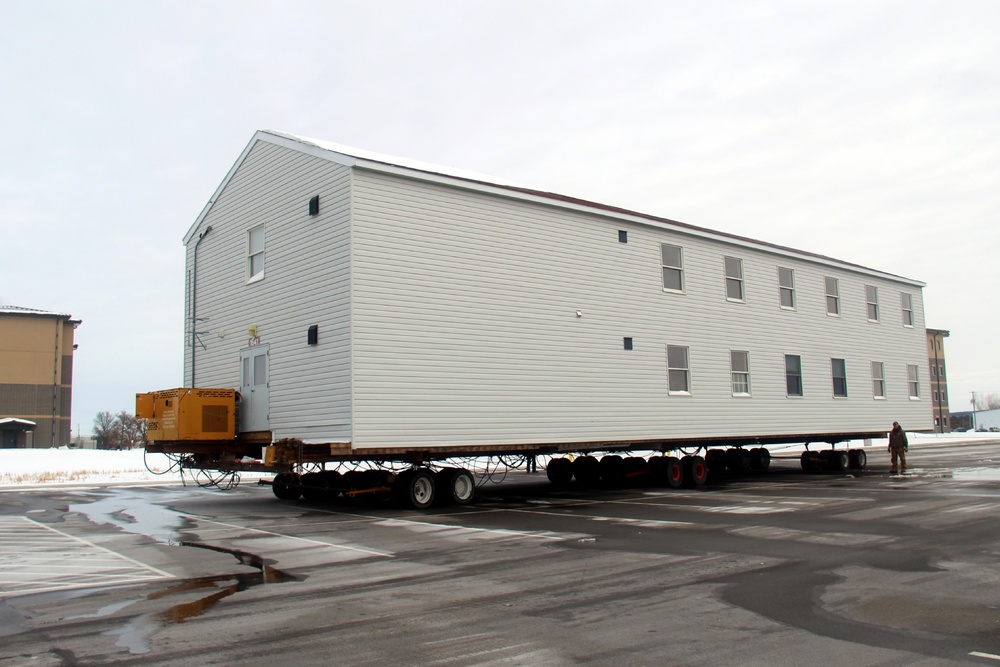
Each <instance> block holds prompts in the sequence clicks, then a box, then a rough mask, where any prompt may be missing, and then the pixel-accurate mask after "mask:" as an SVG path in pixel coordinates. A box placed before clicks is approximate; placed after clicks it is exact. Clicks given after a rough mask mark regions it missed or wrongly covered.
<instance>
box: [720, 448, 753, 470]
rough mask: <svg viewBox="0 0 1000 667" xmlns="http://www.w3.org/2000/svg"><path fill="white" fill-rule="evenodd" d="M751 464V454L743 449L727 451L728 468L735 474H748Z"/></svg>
mask: <svg viewBox="0 0 1000 667" xmlns="http://www.w3.org/2000/svg"><path fill="white" fill-rule="evenodd" d="M750 462H751V461H750V452H748V451H747V450H745V449H743V448H742V447H732V448H730V449H727V450H726V467H727V468H729V469H730V470H732V471H733V472H746V471H747V470H749V469H750Z"/></svg>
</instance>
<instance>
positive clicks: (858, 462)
mask: <svg viewBox="0 0 1000 667" xmlns="http://www.w3.org/2000/svg"><path fill="white" fill-rule="evenodd" d="M851 453H852V454H854V457H853V459H852V461H851V464H852V465H851V467H852V468H854V469H855V470H864V469H865V468H867V467H868V452H866V451H865V450H863V449H852V450H851Z"/></svg>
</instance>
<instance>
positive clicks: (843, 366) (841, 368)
mask: <svg viewBox="0 0 1000 667" xmlns="http://www.w3.org/2000/svg"><path fill="white" fill-rule="evenodd" d="M830 367H831V369H832V372H833V395H834V396H836V397H838V398H847V362H846V361H845V360H844V359H831V360H830Z"/></svg>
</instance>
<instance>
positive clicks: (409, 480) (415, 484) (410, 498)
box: [392, 468, 434, 510]
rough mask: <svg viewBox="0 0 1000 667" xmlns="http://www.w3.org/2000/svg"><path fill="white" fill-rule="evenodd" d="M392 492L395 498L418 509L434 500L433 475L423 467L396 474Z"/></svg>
mask: <svg viewBox="0 0 1000 667" xmlns="http://www.w3.org/2000/svg"><path fill="white" fill-rule="evenodd" d="M392 492H393V495H394V496H395V497H396V499H397V500H399V501H400V502H402V503H403V504H405V505H409V506H410V507H412V508H414V509H418V510H422V509H427V508H428V507H430V506H431V503H433V502H434V476H433V475H431V473H430V472H429V471H427V470H424V469H416V468H415V469H411V470H407V471H405V472H402V473H400V474H399V475H396V480H395V481H394V482H393V484H392Z"/></svg>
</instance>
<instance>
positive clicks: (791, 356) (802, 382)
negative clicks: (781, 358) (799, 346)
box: [785, 354, 806, 398]
mask: <svg viewBox="0 0 1000 667" xmlns="http://www.w3.org/2000/svg"><path fill="white" fill-rule="evenodd" d="M789 359H795V360H796V363H797V364H798V374H797V375H790V374H789V368H788V360H789ZM791 377H797V378H798V379H799V393H797V394H793V393H791V392H790V391H789V387H788V380H789V378H791ZM805 393H806V391H805V380H804V378H803V377H802V357H801V356H800V355H798V354H786V355H785V396H787V397H789V398H802V397H803V396H805Z"/></svg>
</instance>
